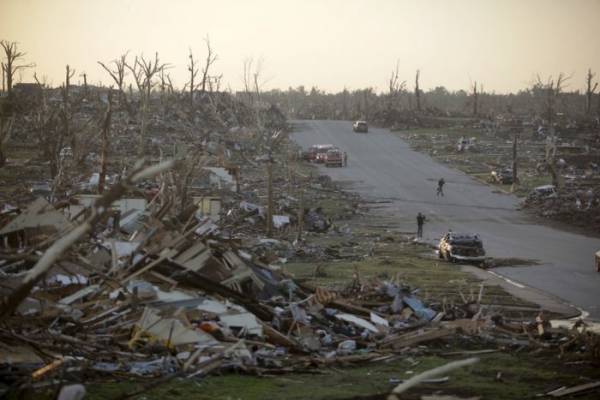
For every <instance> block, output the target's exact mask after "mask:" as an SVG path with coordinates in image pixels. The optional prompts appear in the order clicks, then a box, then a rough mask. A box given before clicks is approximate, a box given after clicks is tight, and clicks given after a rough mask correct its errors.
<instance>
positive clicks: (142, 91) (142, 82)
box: [125, 53, 167, 156]
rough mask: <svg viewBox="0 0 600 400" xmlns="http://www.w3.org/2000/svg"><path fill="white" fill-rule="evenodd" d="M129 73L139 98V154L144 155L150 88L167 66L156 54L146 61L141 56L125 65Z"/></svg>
mask: <svg viewBox="0 0 600 400" xmlns="http://www.w3.org/2000/svg"><path fill="white" fill-rule="evenodd" d="M125 66H126V67H127V68H128V69H129V71H131V74H132V75H133V79H134V81H135V84H136V86H137V89H138V92H139V96H140V112H141V119H140V147H139V154H140V156H144V155H145V154H146V128H147V124H148V111H149V106H150V95H151V93H152V88H153V87H154V85H155V84H156V81H155V78H156V77H157V76H158V75H159V74H160V72H161V71H162V70H163V69H165V68H166V67H167V64H164V63H161V62H160V60H159V58H158V53H155V54H154V60H152V59H151V58H149V59H146V58H144V56H143V55H141V56H136V57H135V60H134V62H133V64H127V63H126V64H125Z"/></svg>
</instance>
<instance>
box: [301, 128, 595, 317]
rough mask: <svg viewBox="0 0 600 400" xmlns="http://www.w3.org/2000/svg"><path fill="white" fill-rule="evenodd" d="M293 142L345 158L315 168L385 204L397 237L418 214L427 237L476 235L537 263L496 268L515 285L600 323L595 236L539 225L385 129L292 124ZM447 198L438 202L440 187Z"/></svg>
mask: <svg viewBox="0 0 600 400" xmlns="http://www.w3.org/2000/svg"><path fill="white" fill-rule="evenodd" d="M294 123H295V125H296V129H295V131H294V133H293V134H292V138H293V139H294V140H295V141H296V142H297V143H298V144H299V145H301V146H302V147H303V148H304V149H306V148H308V147H309V146H310V145H312V144H319V143H323V144H326V143H331V144H333V145H335V146H338V147H340V148H341V149H342V150H343V151H346V152H347V153H348V166H347V167H346V168H325V167H320V168H321V170H322V171H323V172H324V173H327V174H328V175H330V176H331V177H332V178H333V179H334V180H340V181H351V182H353V185H352V187H353V190H355V191H356V192H358V193H359V194H361V195H362V196H363V197H364V198H366V199H367V200H389V201H390V203H389V205H388V207H387V209H386V211H387V212H389V215H390V220H391V221H394V223H395V224H397V229H398V230H400V231H416V215H417V213H418V212H422V213H424V214H425V215H426V216H427V219H428V221H427V223H426V224H425V229H424V231H425V233H424V238H425V239H426V240H429V241H431V242H434V241H437V239H438V238H439V237H440V236H441V235H442V234H443V233H445V232H447V230H448V229H452V231H454V232H473V233H479V234H480V236H481V238H482V240H483V243H484V247H485V249H486V251H487V254H488V255H489V256H491V257H499V258H507V257H514V258H520V259H530V260H537V261H538V262H539V263H540V264H539V265H535V266H523V267H503V268H496V269H494V272H496V273H498V274H501V275H503V276H505V277H507V278H509V279H510V280H512V281H516V282H521V283H524V284H526V285H528V286H532V287H535V288H538V289H541V290H544V291H546V292H549V293H551V294H553V295H555V296H557V297H559V298H561V299H563V300H565V301H566V302H568V303H570V304H573V305H575V306H577V307H579V308H581V309H583V310H585V311H586V312H588V313H589V314H590V317H591V318H593V319H595V320H600V273H598V272H596V269H595V267H594V253H595V252H596V251H598V250H600V240H599V239H598V238H592V237H586V236H584V235H580V234H575V233H570V232H565V231H561V230H559V229H556V228H553V227H549V226H545V225H540V224H539V223H536V222H535V221H533V219H531V218H530V217H528V216H527V215H526V214H525V213H523V212H522V211H519V210H517V208H518V206H519V201H518V199H517V198H516V197H515V196H513V195H510V194H504V193H494V192H492V188H491V187H489V186H487V185H485V184H482V183H479V182H478V181H476V180H474V179H472V178H470V177H469V176H467V175H466V174H464V173H462V172H460V171H457V170H454V169H451V168H448V167H446V166H444V165H442V164H440V163H438V162H436V161H434V160H433V159H431V158H430V157H429V156H427V155H424V154H421V153H418V152H416V151H413V150H411V149H410V147H409V146H408V144H407V143H406V142H405V141H403V140H402V139H400V138H399V137H397V136H395V135H393V134H391V133H390V132H389V131H388V130H385V129H376V128H370V130H369V133H368V134H359V133H354V132H353V131H352V123H351V122H347V121H314V120H309V121H294ZM441 177H443V178H444V179H445V181H446V185H445V187H444V192H445V196H444V197H438V196H436V187H437V181H438V179H439V178H441Z"/></svg>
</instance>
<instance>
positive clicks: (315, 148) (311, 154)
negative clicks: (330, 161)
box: [302, 144, 335, 163]
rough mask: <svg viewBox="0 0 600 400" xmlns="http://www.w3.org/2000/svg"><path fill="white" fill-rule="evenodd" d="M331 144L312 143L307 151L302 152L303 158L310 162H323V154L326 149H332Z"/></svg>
mask: <svg viewBox="0 0 600 400" xmlns="http://www.w3.org/2000/svg"><path fill="white" fill-rule="evenodd" d="M334 147H335V146H334V145H332V144H314V145H312V146H310V147H309V148H308V151H306V152H305V153H303V155H302V156H303V158H304V159H305V160H307V161H311V162H321V163H322V162H325V154H326V153H327V150H329V149H333V148H334Z"/></svg>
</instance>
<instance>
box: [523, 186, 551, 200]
mask: <svg viewBox="0 0 600 400" xmlns="http://www.w3.org/2000/svg"><path fill="white" fill-rule="evenodd" d="M555 197H558V192H557V191H556V187H555V186H554V185H543V186H538V187H536V188H534V189H533V190H532V191H531V192H530V193H529V195H528V198H529V199H531V200H533V199H552V198H555Z"/></svg>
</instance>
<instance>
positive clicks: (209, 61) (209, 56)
mask: <svg viewBox="0 0 600 400" xmlns="http://www.w3.org/2000/svg"><path fill="white" fill-rule="evenodd" d="M204 42H205V43H206V60H205V61H204V66H203V67H202V93H204V92H206V86H207V85H208V84H209V81H210V79H211V77H210V75H209V71H210V67H211V65H213V64H214V63H215V61H217V54H216V53H215V52H214V51H213V49H212V47H211V45H210V39H209V37H208V36H207V37H206V38H205V39H204Z"/></svg>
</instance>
